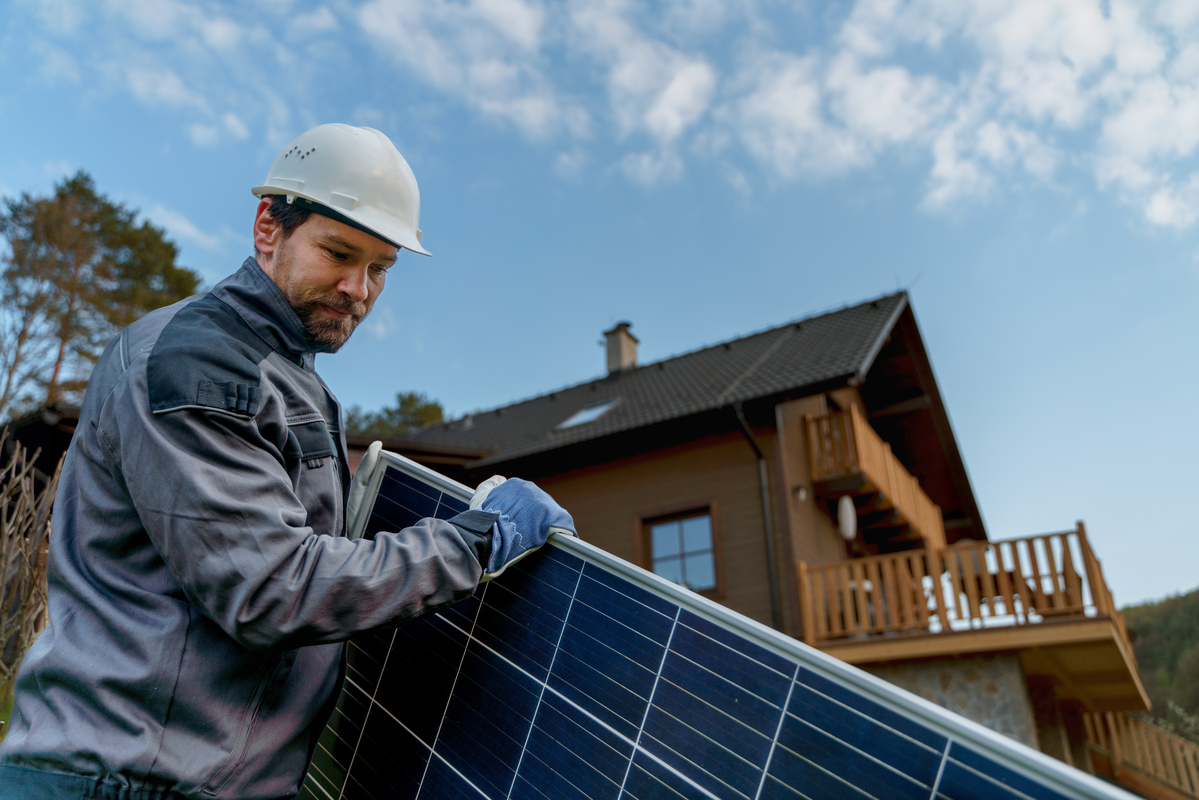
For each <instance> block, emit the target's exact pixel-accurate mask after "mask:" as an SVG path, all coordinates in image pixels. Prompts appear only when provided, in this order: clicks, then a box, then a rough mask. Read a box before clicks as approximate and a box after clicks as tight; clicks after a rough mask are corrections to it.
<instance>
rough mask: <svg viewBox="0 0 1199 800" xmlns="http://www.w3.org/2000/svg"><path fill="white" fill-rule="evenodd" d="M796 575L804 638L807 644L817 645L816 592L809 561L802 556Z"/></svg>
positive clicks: (798, 562)
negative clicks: (809, 575) (813, 587)
mask: <svg viewBox="0 0 1199 800" xmlns="http://www.w3.org/2000/svg"><path fill="white" fill-rule="evenodd" d="M795 577H796V581H797V582H798V583H799V615H800V624H801V625H803V640H804V643H805V644H809V645H812V646H813V647H815V646H816V614H815V606H816V593H815V592H813V591H812V584H811V579H810V578H809V577H808V562H806V561H804V560H803V559H802V558H801V559H799V560H798V561H797V562H796V563H795Z"/></svg>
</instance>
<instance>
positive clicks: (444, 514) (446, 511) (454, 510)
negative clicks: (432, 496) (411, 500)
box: [435, 494, 470, 519]
mask: <svg viewBox="0 0 1199 800" xmlns="http://www.w3.org/2000/svg"><path fill="white" fill-rule="evenodd" d="M468 508H470V504H469V503H466V502H464V501H462V500H459V499H458V498H456V497H450V496H449V495H448V494H443V495H442V496H441V502H440V503H439V504H438V506H437V513H436V515H435V516H436V517H437V518H438V519H449V518H450V517H452V516H454V515H455V514H461V513H462V512H463V511H465V510H466V509H468Z"/></svg>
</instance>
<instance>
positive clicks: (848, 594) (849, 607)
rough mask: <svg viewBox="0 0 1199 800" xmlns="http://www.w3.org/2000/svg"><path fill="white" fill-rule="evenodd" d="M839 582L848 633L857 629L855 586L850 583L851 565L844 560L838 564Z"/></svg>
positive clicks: (842, 612) (842, 611) (846, 631)
mask: <svg viewBox="0 0 1199 800" xmlns="http://www.w3.org/2000/svg"><path fill="white" fill-rule="evenodd" d="M838 567H839V569H838V570H837V583H838V584H839V586H838V588H839V589H840V590H841V614H842V615H843V616H844V617H845V633H846V635H848V634H851V633H854V632H855V631H856V630H857V625H856V622H857V620H856V619H855V615H854V608H853V587H852V586H851V585H850V575H849V567H848V565H846V564H845V563H844V562H843V563H841V564H839V565H838Z"/></svg>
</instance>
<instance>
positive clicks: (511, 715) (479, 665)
mask: <svg viewBox="0 0 1199 800" xmlns="http://www.w3.org/2000/svg"><path fill="white" fill-rule="evenodd" d="M540 692H541V685H540V684H539V683H538V682H537V681H535V680H533V679H531V678H529V677H528V676H527V675H525V674H524V673H522V672H520V671H518V670H513V669H511V668H508V667H507V666H506V665H505V664H504V663H503V661H501V660H500V658H499V657H497V656H496V655H495V654H494V653H492V652H490V651H488V650H487V649H486V648H483V647H477V646H474V647H471V648H469V649H468V651H467V654H466V658H465V659H464V661H463V664H462V670H461V672H460V673H459V676H458V682H457V685H456V686H455V689H454V695H453V698H452V699H451V700H450V704H449V707H448V708H447V709H446V712H445V718H444V720H443V721H442V725H441V730H440V731H439V732H438V734H437V743H436V745H435V746H434V751H435V752H436V753H437V754H438V755H439V756H441V757H442V758H445V759H446V760H447V761H449V762H450V763H452V764H454V765H455V766H456V767H457V768H458V769H459V771H461V772H462V773H463V775H465V776H466V778H467V779H468V780H469V781H470V782H471V783H473V784H475V785H476V786H477V787H479V788H480V789H482V790H484V791H485V792H487V793H488V794H489V795H490V794H492V793H493V792H498V796H500V797H503V796H504V795H505V794H506V793H507V791H508V787H509V786H511V784H512V778H513V776H514V775H515V774H516V767H517V764H518V763H519V762H520V756H521V752H522V750H523V748H524V744H525V740H526V739H527V738H528V735H529V729H530V727H531V726H532V724H533V715H534V713H535V711H536V709H537V702H538V698H539V696H540Z"/></svg>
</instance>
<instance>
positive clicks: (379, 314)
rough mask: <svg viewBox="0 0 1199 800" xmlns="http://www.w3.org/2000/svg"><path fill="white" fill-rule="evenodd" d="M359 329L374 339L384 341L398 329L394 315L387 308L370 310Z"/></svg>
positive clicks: (378, 307)
mask: <svg viewBox="0 0 1199 800" xmlns="http://www.w3.org/2000/svg"><path fill="white" fill-rule="evenodd" d="M361 327H362V329H363V330H364V331H366V332H367V333H369V334H370V335H371V336H373V337H374V338H376V339H386V338H387V337H389V336H391V334H393V333H395V332H396V331H397V330H399V328H400V326H399V323H397V322H396V318H395V314H394V313H392V310H391V309H390V308H389V307H387V306H376V307H375V308H374V309H372V310H371V313H370V314H369V315H368V316H367V318H366V319H365V320H363V322H362V326H361Z"/></svg>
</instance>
